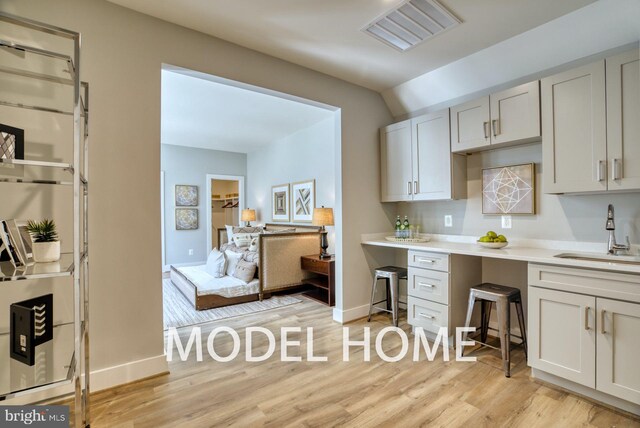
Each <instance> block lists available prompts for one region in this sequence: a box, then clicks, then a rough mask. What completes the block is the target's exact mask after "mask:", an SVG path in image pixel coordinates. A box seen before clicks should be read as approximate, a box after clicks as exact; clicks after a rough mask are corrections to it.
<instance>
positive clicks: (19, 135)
mask: <svg viewBox="0 0 640 428" xmlns="http://www.w3.org/2000/svg"><path fill="white" fill-rule="evenodd" d="M0 159H24V130H22V129H19V128H14V127H13V126H9V125H3V124H1V123H0Z"/></svg>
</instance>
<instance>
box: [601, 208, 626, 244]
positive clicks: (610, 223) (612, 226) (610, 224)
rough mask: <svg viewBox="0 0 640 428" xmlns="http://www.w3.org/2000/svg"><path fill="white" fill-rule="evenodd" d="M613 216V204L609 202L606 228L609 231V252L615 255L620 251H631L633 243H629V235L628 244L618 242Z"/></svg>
mask: <svg viewBox="0 0 640 428" xmlns="http://www.w3.org/2000/svg"><path fill="white" fill-rule="evenodd" d="M613 217H614V215H613V205H612V204H609V208H608V210H607V225H606V227H605V229H606V230H608V231H609V244H608V245H607V252H608V253H609V254H613V255H614V256H615V255H617V254H618V252H620V251H629V250H630V249H631V245H630V244H629V237H628V236H627V245H622V244H617V243H616V223H615V222H614V220H613Z"/></svg>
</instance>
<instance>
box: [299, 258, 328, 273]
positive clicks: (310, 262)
mask: <svg viewBox="0 0 640 428" xmlns="http://www.w3.org/2000/svg"><path fill="white" fill-rule="evenodd" d="M300 262H301V267H302V270H307V271H309V272H315V273H320V274H323V275H329V269H330V266H329V263H328V262H326V261H319V260H314V259H311V258H307V257H302V258H301V259H300Z"/></svg>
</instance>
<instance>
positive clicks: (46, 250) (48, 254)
mask: <svg viewBox="0 0 640 428" xmlns="http://www.w3.org/2000/svg"><path fill="white" fill-rule="evenodd" d="M58 260H60V241H54V242H34V243H33V261H34V262H36V263H49V262H57V261H58Z"/></svg>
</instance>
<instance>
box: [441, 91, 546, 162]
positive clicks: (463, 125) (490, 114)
mask: <svg viewBox="0 0 640 428" xmlns="http://www.w3.org/2000/svg"><path fill="white" fill-rule="evenodd" d="M539 139H540V84H539V82H538V81H537V80H536V81H535V82H530V83H526V84H524V85H520V86H516V87H515V88H510V89H507V90H504V91H501V92H496V93H494V94H491V95H489V96H486V97H482V98H478V99H476V100H473V101H469V102H466V103H464V104H460V105H458V106H455V107H452V108H451V151H453V152H470V151H477V150H482V149H483V148H487V147H492V146H496V145H501V144H515V143H526V142H532V141H536V140H539Z"/></svg>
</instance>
